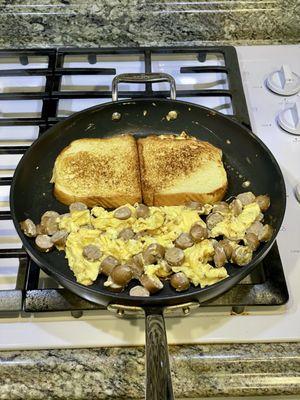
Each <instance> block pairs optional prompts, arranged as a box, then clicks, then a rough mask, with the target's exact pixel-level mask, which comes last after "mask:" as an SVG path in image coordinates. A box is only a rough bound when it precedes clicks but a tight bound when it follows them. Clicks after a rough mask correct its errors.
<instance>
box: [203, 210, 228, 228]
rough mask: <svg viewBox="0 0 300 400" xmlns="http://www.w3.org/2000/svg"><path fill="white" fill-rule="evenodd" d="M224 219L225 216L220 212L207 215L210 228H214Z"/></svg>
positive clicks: (207, 223)
mask: <svg viewBox="0 0 300 400" xmlns="http://www.w3.org/2000/svg"><path fill="white" fill-rule="evenodd" d="M223 219H224V216H223V215H222V214H219V213H215V212H213V213H211V214H209V215H208V216H207V218H206V225H207V227H208V229H213V228H214V227H215V226H216V225H217V224H218V223H219V222H222V221H223Z"/></svg>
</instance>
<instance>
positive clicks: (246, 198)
mask: <svg viewBox="0 0 300 400" xmlns="http://www.w3.org/2000/svg"><path fill="white" fill-rule="evenodd" d="M236 198H237V199H238V200H240V201H241V203H242V205H243V206H247V205H248V204H250V203H254V202H255V196H254V194H253V193H252V192H245V193H240V194H239V195H237V196H236Z"/></svg>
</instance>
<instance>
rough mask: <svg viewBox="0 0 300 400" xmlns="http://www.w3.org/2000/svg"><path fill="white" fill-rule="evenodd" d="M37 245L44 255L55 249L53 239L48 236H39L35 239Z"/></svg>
mask: <svg viewBox="0 0 300 400" xmlns="http://www.w3.org/2000/svg"><path fill="white" fill-rule="evenodd" d="M35 244H36V247H37V248H38V249H39V250H40V251H42V252H44V253H47V252H48V251H50V250H51V249H52V248H53V243H52V241H51V237H50V236H48V235H38V236H37V237H36V238H35Z"/></svg>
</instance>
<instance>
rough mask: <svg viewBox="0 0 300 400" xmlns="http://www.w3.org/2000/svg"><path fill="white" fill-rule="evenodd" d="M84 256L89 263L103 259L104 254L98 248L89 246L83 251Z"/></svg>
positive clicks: (92, 245)
mask: <svg viewBox="0 0 300 400" xmlns="http://www.w3.org/2000/svg"><path fill="white" fill-rule="evenodd" d="M82 255H83V257H84V258H86V259H87V260H89V261H97V260H99V258H100V257H101V255H102V253H101V251H100V249H99V247H98V246H95V245H94V244H89V245H88V246H84V248H83V250H82Z"/></svg>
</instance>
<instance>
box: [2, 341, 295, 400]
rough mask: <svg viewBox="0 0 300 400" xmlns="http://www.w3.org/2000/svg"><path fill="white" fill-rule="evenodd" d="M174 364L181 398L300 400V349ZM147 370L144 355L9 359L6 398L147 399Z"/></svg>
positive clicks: (207, 351)
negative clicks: (275, 398) (279, 399)
mask: <svg viewBox="0 0 300 400" xmlns="http://www.w3.org/2000/svg"><path fill="white" fill-rule="evenodd" d="M170 361H171V368H172V379H173V386H174V392H175V397H176V398H183V399H186V398H201V397H215V396H216V397H218V396H224V397H226V396H233V397H234V396H254V395H256V396H262V395H285V396H287V395H294V396H296V397H295V398H298V399H299V398H300V343H282V344H279V343H277V344H255V345H254V344H231V345H219V344H218V345H195V346H170ZM144 367H145V365H144V349H143V348H141V347H136V348H101V349H89V350H88V349H77V350H40V351H4V352H0V398H1V399H27V400H31V399H54V398H55V399H62V398H64V399H65V398H68V399H87V398H93V399H141V398H143V394H144V379H145V378H144V374H145V369H144ZM298 395H299V397H298ZM285 398H286V397H285Z"/></svg>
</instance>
